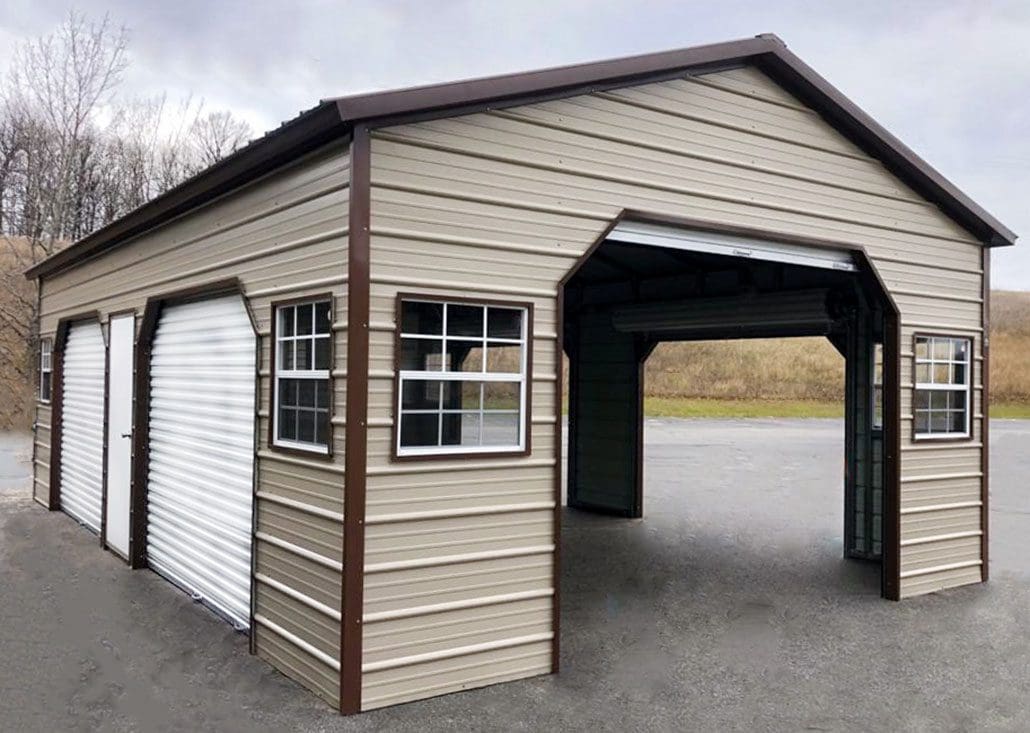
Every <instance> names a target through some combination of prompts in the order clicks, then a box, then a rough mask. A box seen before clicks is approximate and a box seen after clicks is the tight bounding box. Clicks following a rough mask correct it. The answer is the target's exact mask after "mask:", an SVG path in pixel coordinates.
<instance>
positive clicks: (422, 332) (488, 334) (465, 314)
mask: <svg viewBox="0 0 1030 733" xmlns="http://www.w3.org/2000/svg"><path fill="white" fill-rule="evenodd" d="M398 310H399V315H400V324H399V335H398V354H397V367H398V368H397V380H398V381H397V405H396V415H397V426H396V430H395V432H396V434H395V446H394V447H395V451H396V455H397V456H398V457H405V456H428V455H453V454H463V453H473V454H474V453H518V452H523V451H525V450H526V423H527V420H526V412H527V385H528V383H529V378H528V371H529V345H530V338H529V328H530V319H529V306H528V305H518V304H510V305H509V304H493V303H482V304H480V303H467V302H451V301H441V300H429V299H426V300H422V299H419V298H417V297H406V296H405V297H402V298H401V299H400V303H399V308H398Z"/></svg>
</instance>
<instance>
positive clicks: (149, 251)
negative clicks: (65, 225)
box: [29, 36, 1015, 712]
mask: <svg viewBox="0 0 1030 733" xmlns="http://www.w3.org/2000/svg"><path fill="white" fill-rule="evenodd" d="M1014 240H1015V236H1014V235H1013V233H1012V232H1010V231H1009V230H1008V229H1006V228H1005V227H1004V226H1003V225H1001V224H1000V223H999V222H997V221H996V220H995V219H994V218H992V217H991V216H990V215H989V214H987V213H986V212H985V211H983V209H981V208H980V207H979V206H977V205H976V204H975V203H973V202H972V201H970V200H969V199H968V198H967V197H966V196H965V195H963V194H962V193H961V192H960V191H958V190H957V189H956V188H955V187H954V186H952V185H951V184H950V183H948V182H947V181H946V180H944V179H943V178H942V177H941V176H940V175H939V174H938V173H937V172H935V171H934V170H933V169H932V168H930V167H929V166H928V165H927V164H926V163H925V162H923V161H922V160H920V159H919V158H918V157H917V156H916V155H915V154H914V153H912V152H911V151H910V150H909V149H908V148H906V147H905V146H904V145H903V144H902V143H900V142H899V141H898V140H896V139H895V138H894V137H892V136H891V135H890V134H889V133H888V132H886V131H885V130H884V129H883V128H881V127H880V126H879V125H878V124H876V123H875V122H874V121H873V120H871V119H870V118H869V117H868V116H866V115H865V114H864V113H863V112H861V111H860V110H859V109H857V108H856V107H855V106H854V105H853V104H852V103H851V102H849V101H848V100H847V99H845V98H844V97H843V96H842V95H841V94H840V93H839V92H838V91H836V90H835V89H834V88H832V87H831V86H830V85H829V84H828V83H827V82H826V81H825V80H823V79H822V78H820V77H819V76H818V75H816V74H815V73H814V72H813V71H812V70H811V69H810V68H808V67H807V66H806V65H805V64H804V63H803V62H801V61H800V60H799V59H798V58H797V57H795V56H794V55H793V54H792V53H790V52H789V51H788V50H787V49H786V47H785V46H784V45H783V43H782V42H781V41H780V40H779V39H777V38H776V37H774V36H759V37H757V38H754V39H747V40H742V41H735V42H730V43H723V44H717V45H711V46H703V47H698V48H692V49H686V50H680V51H672V52H667V53H660V54H654V55H647V56H638V57H633V58H627V59H620V60H615V61H605V62H600V63H593V64H586V65H580V66H572V67H565V68H560V69H552V70H547V71H540V72H534V73H527V74H519V75H512V76H504V77H496V78H491V79H483V80H476V81H468V82H460V83H454V84H444V85H438V86H431V87H422V88H415V89H408V90H403V91H396V92H385V93H377V94H370V95H361V96H352V97H345V98H340V99H332V100H328V101H324V102H322V103H320V104H319V105H318V106H316V107H314V108H313V109H311V110H309V111H307V112H305V113H303V114H301V115H300V116H299V117H297V118H295V119H294V120H292V121H290V122H288V123H286V124H284V125H283V126H282V127H280V128H279V129H278V130H276V131H274V132H272V133H269V134H268V135H266V136H265V137H264V138H262V139H260V140H258V141H256V142H254V143H252V144H250V145H249V146H247V147H246V148H244V149H242V150H241V151H239V152H237V153H236V154H234V155H232V156H231V157H229V158H227V159H226V160H224V161H222V162H221V163H219V164H217V165H216V166H214V167H212V168H210V169H208V170H207V171H205V172H203V173H201V174H200V175H198V176H196V177H195V178H193V179H191V180H189V181H187V182H186V183H184V184H182V185H181V186H179V187H178V188H176V189H174V190H172V191H170V192H169V193H166V194H164V195H163V196H161V197H159V198H158V199H156V200H154V201H152V202H151V203H148V204H147V205H145V206H143V207H142V208H140V209H138V210H137V211H135V212H133V213H132V214H130V215H128V216H126V217H125V218H123V219H121V220H119V221H116V222H114V223H113V224H111V225H109V226H107V227H105V228H104V229H102V230H100V231H98V232H96V233H94V234H92V235H90V236H89V237H87V238H85V239H84V240H82V241H80V242H78V243H76V244H75V245H73V246H71V247H69V248H68V249H66V250H64V251H63V252H61V253H59V254H57V255H55V256H53V257H51V258H50V259H48V260H46V261H44V262H42V263H41V264H39V265H37V266H36V267H34V268H33V269H32V270H31V271H30V272H29V276H30V277H33V278H38V279H39V283H40V287H41V296H40V305H41V324H40V328H41V333H42V335H43V337H44V341H43V346H42V353H41V356H40V359H41V372H42V374H43V382H42V384H41V387H40V398H41V399H40V403H39V406H38V410H37V426H36V440H35V496H36V499H37V501H39V502H40V503H41V504H43V505H45V506H47V507H49V508H50V509H62V510H64V511H66V512H67V513H68V514H70V515H71V516H72V517H74V518H75V519H77V520H79V521H80V522H81V523H82V524H84V525H85V526H86V527H88V528H90V529H92V530H93V531H96V532H99V535H100V541H101V543H102V544H103V545H104V546H106V547H108V548H109V549H110V550H112V551H113V552H115V553H117V554H119V555H121V556H122V557H124V558H125V559H126V560H127V561H128V563H129V564H130V565H131V566H132V567H134V568H142V567H150V568H152V569H153V570H154V571H156V572H158V573H160V574H161V575H163V576H165V577H166V578H168V579H169V580H170V581H172V582H173V583H176V584H177V585H179V586H181V587H182V588H183V589H185V590H187V591H188V592H190V593H192V594H195V595H196V597H198V598H200V599H202V600H203V601H204V602H205V603H207V604H208V605H209V606H210V607H211V608H213V609H215V610H216V611H217V612H219V613H221V614H222V615H223V616H224V617H225V618H227V619H228V620H230V621H231V622H232V623H233V624H235V625H236V626H237V627H239V628H247V629H249V633H250V639H251V644H252V649H253V651H254V652H255V653H256V654H258V655H260V656H261V657H262V658H264V659H266V660H268V661H269V662H270V663H271V664H273V665H275V666H276V667H278V668H279V669H281V670H282V671H283V672H284V673H285V674H287V675H289V676H291V677H293V678H294V679H297V680H299V681H300V682H302V683H303V684H304V685H306V686H307V687H309V688H310V689H311V690H313V691H314V692H315V693H317V694H318V695H320V696H322V697H323V698H324V699H326V700H327V701H329V702H330V703H331V704H332V705H334V706H339V707H340V709H341V710H343V711H344V712H356V711H359V710H365V709H369V708H374V707H378V706H382V705H389V704H393V703H398V702H402V701H406V700H413V699H418V698H424V697H429V696H433V695H439V694H443V693H446V692H450V691H454V690H461V689H466V688H470V687H476V686H481V685H485V684H489V683H494V682H500V681H504V680H511V679H516V678H521V677H527V676H531V675H536V674H543V673H547V672H551V671H556V670H557V668H558V659H559V654H558V639H559V611H558V609H559V601H558V597H559V582H558V580H559V577H560V574H559V572H558V563H559V557H558V547H559V542H558V539H559V536H560V535H559V518H560V516H561V506H562V503H563V501H562V497H563V490H562V489H563V486H562V484H563V483H566V482H563V481H562V474H563V465H562V464H563V460H562V451H561V447H562V421H561V409H560V405H561V400H562V380H563V377H562V353H563V351H564V353H565V354H566V355H567V356H568V358H569V423H570V424H569V430H568V438H569V451H568V462H567V475H568V479H567V497H568V504H569V505H570V506H576V507H579V508H582V509H588V510H595V511H601V512H606V513H612V514H616V515H623V516H642V514H643V506H642V498H641V485H642V478H641V476H642V468H643V467H642V453H641V433H642V431H641V409H642V408H641V403H642V400H641V396H640V394H641V367H642V364H643V361H644V359H646V357H647V354H648V353H650V350H651V349H652V348H653V347H654V346H655V344H657V343H660V342H661V341H667V340H679V339H698V338H705V339H712V338H740V337H757V336H795V335H821V336H826V337H827V338H829V339H830V340H831V341H832V342H833V344H834V345H835V346H836V347H837V348H838V349H839V350H840V351H841V353H842V354H844V356H845V357H846V362H847V368H846V386H847V405H846V420H845V422H846V436H845V440H846V457H847V470H846V472H845V477H844V481H843V484H844V486H843V488H844V491H843V492H842V498H843V502H844V506H845V522H846V532H845V538H846V547H845V552H846V554H847V555H849V556H852V557H862V558H868V559H873V560H875V561H878V562H880V563H881V565H882V578H883V583H882V587H883V595H884V597H886V598H890V599H900V598H903V597H906V596H913V595H917V594H921V593H928V592H931V591H937V590H940V589H943V588H948V587H951V586H957V585H962V584H966V583H976V582H980V581H982V580H985V579H986V578H987V569H988V564H987V544H988V543H987V514H988V513H987V500H988V490H987V486H988V482H987V475H988V461H987V450H986V446H987V427H988V424H987V423H988V421H987V393H988V389H987V359H988V349H987V340H986V336H987V333H988V329H987V325H988V294H989V285H988V281H989V262H990V248H991V247H994V246H999V245H1008V244H1012V243H1013V242H1014ZM51 392H52V394H51ZM105 436H106V439H105ZM565 664H573V665H574V664H576V661H575V659H566V660H565Z"/></svg>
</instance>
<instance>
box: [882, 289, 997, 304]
mask: <svg viewBox="0 0 1030 733" xmlns="http://www.w3.org/2000/svg"><path fill="white" fill-rule="evenodd" d="M890 291H891V294H892V295H909V296H912V297H915V298H927V299H928V300H951V301H954V302H957V303H983V302H984V299H983V298H974V297H972V296H966V295H948V294H947V293H945V292H942V291H940V290H938V292H936V293H926V292H922V291H919V290H907V289H905V288H891V289H890Z"/></svg>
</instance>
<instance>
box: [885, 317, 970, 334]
mask: <svg viewBox="0 0 1030 733" xmlns="http://www.w3.org/2000/svg"><path fill="white" fill-rule="evenodd" d="M901 327H902V328H910V329H911V328H914V329H918V330H925V331H937V332H938V333H983V329H982V328H966V327H963V326H956V325H955V324H954V323H930V322H929V321H909V320H906V318H905V314H904V313H902V314H901Z"/></svg>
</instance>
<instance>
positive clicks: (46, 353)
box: [39, 339, 54, 403]
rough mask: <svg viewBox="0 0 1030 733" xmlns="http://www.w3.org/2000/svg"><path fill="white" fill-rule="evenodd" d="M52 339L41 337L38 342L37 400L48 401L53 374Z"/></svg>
mask: <svg viewBox="0 0 1030 733" xmlns="http://www.w3.org/2000/svg"><path fill="white" fill-rule="evenodd" d="M53 371H54V368H53V341H51V340H50V339H41V340H40V342H39V401H40V402H46V403H49V402H50V390H51V389H52V382H53V379H52V375H53Z"/></svg>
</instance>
